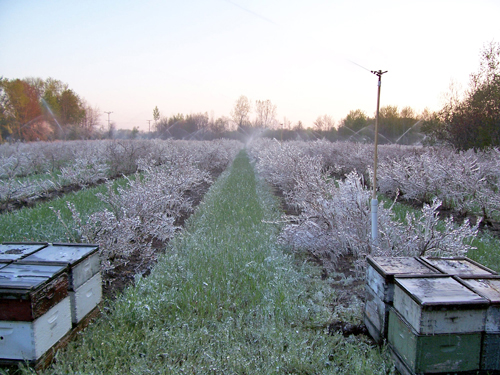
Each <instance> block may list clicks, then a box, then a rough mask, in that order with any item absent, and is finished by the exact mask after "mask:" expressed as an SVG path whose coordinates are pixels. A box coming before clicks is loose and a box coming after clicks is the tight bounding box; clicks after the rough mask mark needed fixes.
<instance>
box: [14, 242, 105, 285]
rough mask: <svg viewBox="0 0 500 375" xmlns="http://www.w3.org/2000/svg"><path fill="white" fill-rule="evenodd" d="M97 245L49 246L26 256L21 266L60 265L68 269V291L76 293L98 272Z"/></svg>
mask: <svg viewBox="0 0 500 375" xmlns="http://www.w3.org/2000/svg"><path fill="white" fill-rule="evenodd" d="M98 250H99V248H98V246H97V245H87V244H52V245H51V244H49V246H47V247H45V248H43V249H41V250H39V251H37V252H36V253H34V254H31V255H29V256H27V257H26V258H24V259H22V261H20V262H21V263H23V264H60V265H66V266H68V267H69V289H70V290H72V291H76V290H77V289H78V288H79V287H80V286H82V285H83V284H84V283H85V282H87V281H88V280H90V279H91V278H92V276H94V275H95V274H96V273H98V272H99V271H100V261H99V254H98Z"/></svg>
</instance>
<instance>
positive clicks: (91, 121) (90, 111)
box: [80, 101, 101, 139]
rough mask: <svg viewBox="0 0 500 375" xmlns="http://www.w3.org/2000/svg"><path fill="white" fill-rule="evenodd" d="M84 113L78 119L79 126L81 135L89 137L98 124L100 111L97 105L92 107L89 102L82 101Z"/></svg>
mask: <svg viewBox="0 0 500 375" xmlns="http://www.w3.org/2000/svg"><path fill="white" fill-rule="evenodd" d="M83 108H84V115H83V117H82V119H81V121H80V127H81V130H82V133H83V134H82V135H83V136H84V137H85V138H87V139H88V138H91V137H92V135H93V133H94V130H95V129H96V128H97V126H98V125H99V119H100V117H101V111H100V109H99V108H98V107H94V108H92V107H91V106H90V104H88V103H86V102H85V101H83Z"/></svg>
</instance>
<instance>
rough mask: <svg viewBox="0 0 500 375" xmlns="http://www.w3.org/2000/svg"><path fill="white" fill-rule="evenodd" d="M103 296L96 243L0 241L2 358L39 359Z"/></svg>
mask: <svg viewBox="0 0 500 375" xmlns="http://www.w3.org/2000/svg"><path fill="white" fill-rule="evenodd" d="M100 300H101V276H100V272H99V255H98V247H97V246H95V245H84V244H54V245H52V244H46V243H37V244H23V243H20V244H15V243H9V244H2V245H0V360H1V361H2V362H7V363H9V361H16V360H22V361H30V362H36V361H37V360H38V359H40V358H41V357H42V356H43V355H44V354H45V353H46V352H47V351H48V350H49V349H50V348H52V347H53V346H54V345H55V344H56V343H57V342H59V340H61V339H62V338H63V337H64V336H65V335H66V334H68V332H70V331H71V329H72V327H74V326H77V325H78V323H79V322H80V321H81V320H82V319H83V318H84V317H85V316H86V315H87V314H88V313H89V312H91V311H92V310H94V309H95V308H96V306H97V305H98V304H99V302H100Z"/></svg>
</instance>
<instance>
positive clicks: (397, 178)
mask: <svg viewBox="0 0 500 375" xmlns="http://www.w3.org/2000/svg"><path fill="white" fill-rule="evenodd" d="M499 156H500V155H499V152H498V150H496V149H493V150H490V151H488V152H474V151H473V150H469V151H462V152H459V153H456V152H455V151H454V150H452V149H448V148H429V149H428V150H427V151H426V152H424V153H420V154H408V155H403V156H401V157H399V158H393V159H384V160H383V161H382V162H381V163H380V166H379V170H378V174H379V181H378V186H379V190H380V192H381V193H383V194H386V195H388V196H395V195H396V194H399V195H400V196H401V198H402V199H405V200H413V201H417V202H426V203H431V202H432V201H433V199H435V198H437V199H439V200H441V201H442V203H443V206H444V207H445V208H448V209H454V210H457V211H460V212H462V213H467V212H469V213H470V212H472V213H475V214H480V215H483V217H484V218H487V217H489V216H490V215H491V214H495V213H498V211H499V210H500V204H499V194H498V192H499V188H500V185H499V184H500V179H499V172H498V166H499V164H500V157H499Z"/></svg>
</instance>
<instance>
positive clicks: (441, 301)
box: [395, 276, 488, 307]
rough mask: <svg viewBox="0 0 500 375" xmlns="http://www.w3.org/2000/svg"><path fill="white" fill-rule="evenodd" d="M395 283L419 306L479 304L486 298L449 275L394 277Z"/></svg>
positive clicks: (484, 301)
mask: <svg viewBox="0 0 500 375" xmlns="http://www.w3.org/2000/svg"><path fill="white" fill-rule="evenodd" d="M395 283H396V285H398V286H399V287H400V288H401V289H403V290H404V291H405V292H406V293H407V294H408V295H409V296H410V297H411V298H412V299H413V300H415V301H416V302H417V303H418V304H419V305H421V306H439V305H454V306H456V307H459V306H461V305H481V304H484V305H486V304H488V300H487V299H485V298H483V297H481V296H480V295H479V294H477V293H475V292H474V291H472V290H470V289H469V288H467V287H466V286H464V285H462V284H461V283H460V282H459V281H457V280H455V279H454V278H453V277H451V276H444V277H418V278H398V277H396V278H395Z"/></svg>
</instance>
